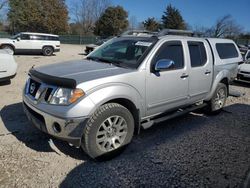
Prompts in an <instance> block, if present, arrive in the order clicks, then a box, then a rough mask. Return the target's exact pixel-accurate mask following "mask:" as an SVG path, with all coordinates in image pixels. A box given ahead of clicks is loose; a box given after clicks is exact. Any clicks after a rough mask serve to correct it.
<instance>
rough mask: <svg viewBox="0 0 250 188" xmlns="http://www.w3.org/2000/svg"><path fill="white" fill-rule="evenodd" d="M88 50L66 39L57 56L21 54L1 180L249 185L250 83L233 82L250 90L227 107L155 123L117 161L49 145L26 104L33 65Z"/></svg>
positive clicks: (1, 103)
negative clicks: (218, 111)
mask: <svg viewBox="0 0 250 188" xmlns="http://www.w3.org/2000/svg"><path fill="white" fill-rule="evenodd" d="M82 51H83V47H81V46H73V45H62V51H61V52H60V53H58V54H56V55H55V56H53V57H43V56H16V57H15V58H16V61H17V63H18V66H19V67H18V74H17V76H16V77H15V78H14V79H13V80H12V83H11V84H10V85H1V86H0V96H1V97H2V99H0V109H1V112H0V116H1V117H0V143H1V144H0V187H43V188H44V187H118V186H119V187H250V185H249V184H248V185H247V177H248V176H249V175H248V174H249V173H250V115H249V114H250V84H249V85H246V84H244V85H243V84H239V83H237V84H235V85H234V86H232V88H233V89H234V90H237V91H240V92H241V93H243V96H242V97H239V98H233V97H229V98H228V101H227V105H226V107H225V109H224V111H223V112H222V113H221V114H220V115H217V116H205V115H203V114H199V113H190V114H188V115H185V116H182V117H178V118H176V119H173V120H170V121H166V122H163V123H161V124H157V125H154V126H153V127H151V128H150V129H147V130H143V131H142V132H141V134H140V135H139V136H136V137H135V138H134V139H133V141H132V144H130V145H129V147H128V148H127V149H126V150H125V152H124V153H123V154H122V155H120V156H118V157H117V158H115V159H113V160H111V161H106V162H95V161H93V160H91V159H89V158H88V157H87V156H86V155H85V154H84V153H83V152H82V151H81V150H80V149H76V148H73V147H70V146H69V145H68V144H67V143H65V142H62V141H59V140H55V139H54V140H53V141H54V144H52V145H50V144H49V140H50V137H49V136H47V135H46V134H44V133H42V132H40V131H39V130H37V129H35V128H34V127H33V126H32V125H31V124H30V123H29V122H28V120H27V118H26V117H25V115H24V113H23V111H22V104H21V101H22V100H21V91H22V87H23V85H24V83H25V79H26V76H27V71H28V70H29V68H31V67H32V66H33V65H42V64H50V63H55V62H60V61H67V60H71V59H82V58H83V55H81V52H82ZM249 179H250V176H249Z"/></svg>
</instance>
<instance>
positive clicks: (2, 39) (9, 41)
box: [0, 38, 13, 44]
mask: <svg viewBox="0 0 250 188" xmlns="http://www.w3.org/2000/svg"><path fill="white" fill-rule="evenodd" d="M12 42H13V40H11V39H8V38H1V39H0V44H2V43H12Z"/></svg>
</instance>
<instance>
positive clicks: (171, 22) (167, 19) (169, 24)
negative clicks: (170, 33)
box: [162, 4, 186, 30]
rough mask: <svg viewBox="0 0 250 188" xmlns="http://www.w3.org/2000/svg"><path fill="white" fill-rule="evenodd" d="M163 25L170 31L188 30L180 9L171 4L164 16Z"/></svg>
mask: <svg viewBox="0 0 250 188" xmlns="http://www.w3.org/2000/svg"><path fill="white" fill-rule="evenodd" d="M162 23H163V27H164V28H168V29H183V30H185V29H186V24H185V21H184V20H183V18H182V16H181V13H180V11H179V10H178V9H176V8H175V7H173V6H172V5H171V4H169V5H168V6H167V8H166V11H165V12H164V14H163V16H162Z"/></svg>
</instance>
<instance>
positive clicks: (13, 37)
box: [10, 34, 20, 39]
mask: <svg viewBox="0 0 250 188" xmlns="http://www.w3.org/2000/svg"><path fill="white" fill-rule="evenodd" d="M18 37H20V34H17V35H14V36H12V37H10V39H17V38H18Z"/></svg>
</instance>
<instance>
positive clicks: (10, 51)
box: [2, 45, 14, 55]
mask: <svg viewBox="0 0 250 188" xmlns="http://www.w3.org/2000/svg"><path fill="white" fill-rule="evenodd" d="M2 49H4V50H8V51H9V53H10V54H12V55H13V54H14V48H13V47H12V46H10V45H3V46H2Z"/></svg>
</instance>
